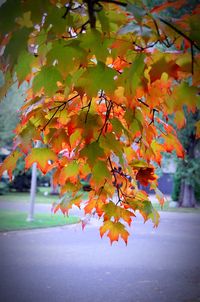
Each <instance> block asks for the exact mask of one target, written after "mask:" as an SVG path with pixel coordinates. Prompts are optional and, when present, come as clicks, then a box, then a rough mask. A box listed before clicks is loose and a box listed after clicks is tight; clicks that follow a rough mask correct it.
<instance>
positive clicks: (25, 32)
mask: <svg viewBox="0 0 200 302" xmlns="http://www.w3.org/2000/svg"><path fill="white" fill-rule="evenodd" d="M30 32H31V31H30V29H29V28H25V27H23V28H21V29H19V30H17V31H15V32H14V33H13V34H12V37H11V39H10V41H9V43H8V45H7V46H6V49H5V52H4V55H5V56H6V57H8V58H9V61H10V64H11V66H13V65H15V63H16V62H17V59H18V57H19V55H20V53H21V52H22V51H25V50H27V41H28V36H29V34H30Z"/></svg>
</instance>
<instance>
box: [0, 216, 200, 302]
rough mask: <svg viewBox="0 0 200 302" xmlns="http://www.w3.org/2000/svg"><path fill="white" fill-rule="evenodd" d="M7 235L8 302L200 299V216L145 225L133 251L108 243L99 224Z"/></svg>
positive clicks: (0, 295)
mask: <svg viewBox="0 0 200 302" xmlns="http://www.w3.org/2000/svg"><path fill="white" fill-rule="evenodd" d="M93 222H95V223H92V224H91V225H89V226H88V227H86V229H85V231H84V232H82V230H81V227H80V225H76V226H69V227H57V228H51V229H43V230H29V231H21V232H10V233H1V234H0V281H1V282H0V301H2V302H11V301H12V302H46V301H48V302H57V301H58V302H103V301H104V302H111V301H112V302H122V301H126V302H197V301H200V240H199V234H200V215H199V214H188V213H162V214H161V224H160V226H159V228H158V229H156V230H155V229H153V228H152V225H151V223H146V224H143V223H142V221H141V220H140V219H138V220H137V221H136V222H135V224H134V225H133V226H132V229H131V233H132V236H131V238H130V240H129V244H128V246H127V247H126V246H125V245H124V243H123V242H120V243H118V244H113V246H112V247H111V246H110V244H109V242H108V239H107V238H106V237H105V238H103V239H100V237H99V234H98V223H97V222H96V221H93Z"/></svg>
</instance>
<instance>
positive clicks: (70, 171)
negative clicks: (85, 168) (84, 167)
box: [59, 161, 79, 185]
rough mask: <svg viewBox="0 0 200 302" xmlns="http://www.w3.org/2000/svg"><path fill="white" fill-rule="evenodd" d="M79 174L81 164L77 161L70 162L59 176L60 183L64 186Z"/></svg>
mask: <svg viewBox="0 0 200 302" xmlns="http://www.w3.org/2000/svg"><path fill="white" fill-rule="evenodd" d="M78 173H79V164H78V163H77V162H76V161H72V162H70V163H69V164H68V165H67V166H66V167H63V168H62V170H61V173H60V176H59V183H60V184H61V185H64V184H65V183H66V181H67V179H69V178H70V177H77V176H78Z"/></svg>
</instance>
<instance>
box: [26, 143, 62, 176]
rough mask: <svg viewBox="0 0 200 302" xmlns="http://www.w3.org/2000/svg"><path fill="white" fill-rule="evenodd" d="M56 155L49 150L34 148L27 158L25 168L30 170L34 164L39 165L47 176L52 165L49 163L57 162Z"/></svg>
mask: <svg viewBox="0 0 200 302" xmlns="http://www.w3.org/2000/svg"><path fill="white" fill-rule="evenodd" d="M56 160H57V156H56V154H55V153H54V152H53V151H52V150H50V149H47V148H34V149H32V150H31V152H30V153H29V154H28V155H27V156H26V158H25V163H26V164H25V167H26V169H29V168H30V167H31V166H32V164H33V163H37V166H38V168H39V169H40V170H41V171H42V172H43V173H44V174H45V173H47V172H48V171H49V168H50V167H51V164H49V161H56Z"/></svg>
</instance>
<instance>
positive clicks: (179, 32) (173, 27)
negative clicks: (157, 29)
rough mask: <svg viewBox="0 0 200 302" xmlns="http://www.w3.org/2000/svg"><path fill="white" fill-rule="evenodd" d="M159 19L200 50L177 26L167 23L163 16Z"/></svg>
mask: <svg viewBox="0 0 200 302" xmlns="http://www.w3.org/2000/svg"><path fill="white" fill-rule="evenodd" d="M159 20H160V21H161V22H162V23H164V24H166V25H167V26H169V27H170V28H171V29H173V30H174V31H175V32H177V33H178V34H179V35H181V36H182V37H184V38H185V39H186V40H188V41H189V42H190V43H191V44H192V45H193V46H194V47H196V48H197V49H198V50H200V47H199V46H198V45H197V44H196V43H195V42H194V41H193V40H192V39H190V37H188V36H187V35H186V34H184V33H183V32H182V31H181V30H179V29H178V28H176V27H175V26H174V25H173V24H171V23H169V22H168V21H166V20H165V19H163V18H159Z"/></svg>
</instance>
